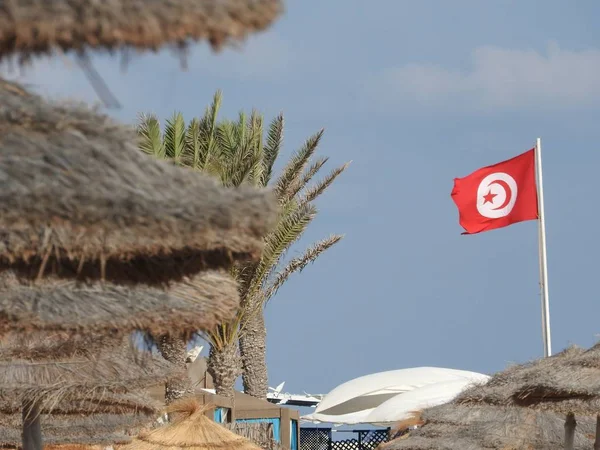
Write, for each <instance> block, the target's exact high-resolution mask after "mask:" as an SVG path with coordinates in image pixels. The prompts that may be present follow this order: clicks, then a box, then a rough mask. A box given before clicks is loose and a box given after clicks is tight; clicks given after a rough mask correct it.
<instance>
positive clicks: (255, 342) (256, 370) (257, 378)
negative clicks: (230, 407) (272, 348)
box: [240, 308, 269, 400]
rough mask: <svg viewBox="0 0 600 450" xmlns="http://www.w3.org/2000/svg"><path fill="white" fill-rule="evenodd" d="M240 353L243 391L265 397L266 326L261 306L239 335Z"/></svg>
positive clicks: (266, 379) (267, 382) (267, 387)
mask: <svg viewBox="0 0 600 450" xmlns="http://www.w3.org/2000/svg"><path fill="white" fill-rule="evenodd" d="M240 354H241V356H242V367H243V369H244V372H243V374H242V380H243V382H244V392H245V393H246V394H248V395H251V396H253V397H257V398H261V399H264V400H266V399H267V391H268V389H269V380H268V374H267V327H266V326H265V314H264V311H263V310H262V308H261V309H260V310H259V311H257V312H256V313H255V314H253V315H252V317H250V318H249V319H248V321H247V322H246V324H245V328H244V332H243V333H242V335H241V336H240Z"/></svg>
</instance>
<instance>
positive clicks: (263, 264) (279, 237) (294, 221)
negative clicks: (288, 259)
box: [244, 203, 317, 301]
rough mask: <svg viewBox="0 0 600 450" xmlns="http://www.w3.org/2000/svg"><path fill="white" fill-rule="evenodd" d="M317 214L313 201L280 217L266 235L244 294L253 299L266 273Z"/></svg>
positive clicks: (275, 264) (262, 283)
mask: <svg viewBox="0 0 600 450" xmlns="http://www.w3.org/2000/svg"><path fill="white" fill-rule="evenodd" d="M316 215H317V209H316V207H315V206H314V205H312V204H311V203H305V204H303V205H300V206H298V207H297V208H295V209H293V210H292V211H291V212H290V213H289V214H286V215H284V216H282V217H281V218H280V220H279V221H278V223H277V225H276V226H275V229H274V230H273V231H271V232H270V233H269V234H268V235H267V236H266V237H265V246H264V248H263V252H262V255H261V258H260V261H259V263H258V265H257V267H256V270H255V271H254V272H253V274H252V279H251V281H250V282H249V283H248V290H247V291H246V292H244V295H245V296H246V297H247V298H248V299H249V301H253V300H252V299H254V297H255V296H256V294H257V293H258V291H259V289H260V288H261V287H262V286H263V285H264V283H265V280H266V275H268V274H269V272H270V271H271V269H272V268H273V267H275V266H277V264H278V263H279V261H280V258H281V256H282V255H283V254H284V252H285V251H286V250H287V249H288V248H289V247H290V246H291V245H292V244H293V243H294V242H296V241H297V240H298V239H299V238H300V237H301V236H302V234H303V233H304V231H305V230H306V228H307V227H308V226H309V225H310V223H311V222H312V221H313V219H314V218H315V216H316Z"/></svg>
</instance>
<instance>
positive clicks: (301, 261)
mask: <svg viewBox="0 0 600 450" xmlns="http://www.w3.org/2000/svg"><path fill="white" fill-rule="evenodd" d="M343 237H344V236H343V235H341V234H334V235H332V236H330V237H328V238H326V239H323V240H321V241H319V242H317V243H315V244H313V245H312V246H310V247H309V248H308V249H307V250H306V251H305V252H304V254H303V255H302V256H300V257H298V258H294V259H292V260H291V261H290V262H288V264H287V265H286V266H285V268H284V269H283V270H281V271H280V272H279V273H277V275H276V276H275V278H274V280H273V281H271V282H270V283H269V284H268V285H267V286H265V288H264V289H263V291H262V296H261V303H262V304H263V305H264V304H266V303H267V302H268V301H269V300H270V299H271V298H272V297H273V296H274V295H275V294H276V293H277V291H278V290H279V288H280V287H281V286H282V285H283V284H284V283H285V282H286V281H287V280H288V278H289V277H290V276H291V275H292V274H293V273H296V272H302V271H303V270H304V268H305V267H306V266H308V265H309V264H310V263H313V262H315V260H316V259H317V258H318V257H319V256H321V255H322V254H323V253H324V252H326V251H327V250H329V249H330V248H331V247H333V246H334V245H335V244H337V243H338V242H340V241H341V240H342V239H343Z"/></svg>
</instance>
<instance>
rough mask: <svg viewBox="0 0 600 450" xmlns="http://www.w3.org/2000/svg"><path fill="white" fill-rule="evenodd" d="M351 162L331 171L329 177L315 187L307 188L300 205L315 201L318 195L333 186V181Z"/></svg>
mask: <svg viewBox="0 0 600 450" xmlns="http://www.w3.org/2000/svg"><path fill="white" fill-rule="evenodd" d="M351 162H352V161H349V162H347V163H345V164H343V165H341V166H340V167H338V168H336V169H333V170H332V171H331V172H330V173H329V175H327V176H326V177H325V178H323V179H322V180H321V181H319V182H318V183H317V184H316V185H315V186H312V187H310V188H308V189H307V190H306V191H305V192H304V195H303V196H302V200H301V203H309V202H312V201H313V200H315V199H316V198H317V197H318V196H319V195H321V194H322V193H323V192H325V191H326V190H327V188H328V187H329V186H331V185H332V184H333V182H334V181H335V179H336V178H337V177H339V176H340V175H341V174H342V173H343V172H344V171H345V170H346V169H347V168H348V166H349V165H350V163H351Z"/></svg>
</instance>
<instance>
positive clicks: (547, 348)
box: [535, 138, 552, 357]
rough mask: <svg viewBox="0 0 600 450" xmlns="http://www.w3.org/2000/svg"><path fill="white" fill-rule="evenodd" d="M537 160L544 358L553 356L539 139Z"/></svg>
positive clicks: (540, 143)
mask: <svg viewBox="0 0 600 450" xmlns="http://www.w3.org/2000/svg"><path fill="white" fill-rule="evenodd" d="M535 160H536V168H537V170H536V172H537V184H538V211H539V216H540V217H539V220H538V231H539V233H538V237H539V255H540V290H541V294H542V295H541V298H542V337H543V339H544V357H548V356H550V355H551V354H552V346H551V341H552V339H551V335H550V304H549V302H548V261H547V259H546V221H545V217H544V184H543V180H542V140H541V139H540V138H537V141H536V144H535Z"/></svg>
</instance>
